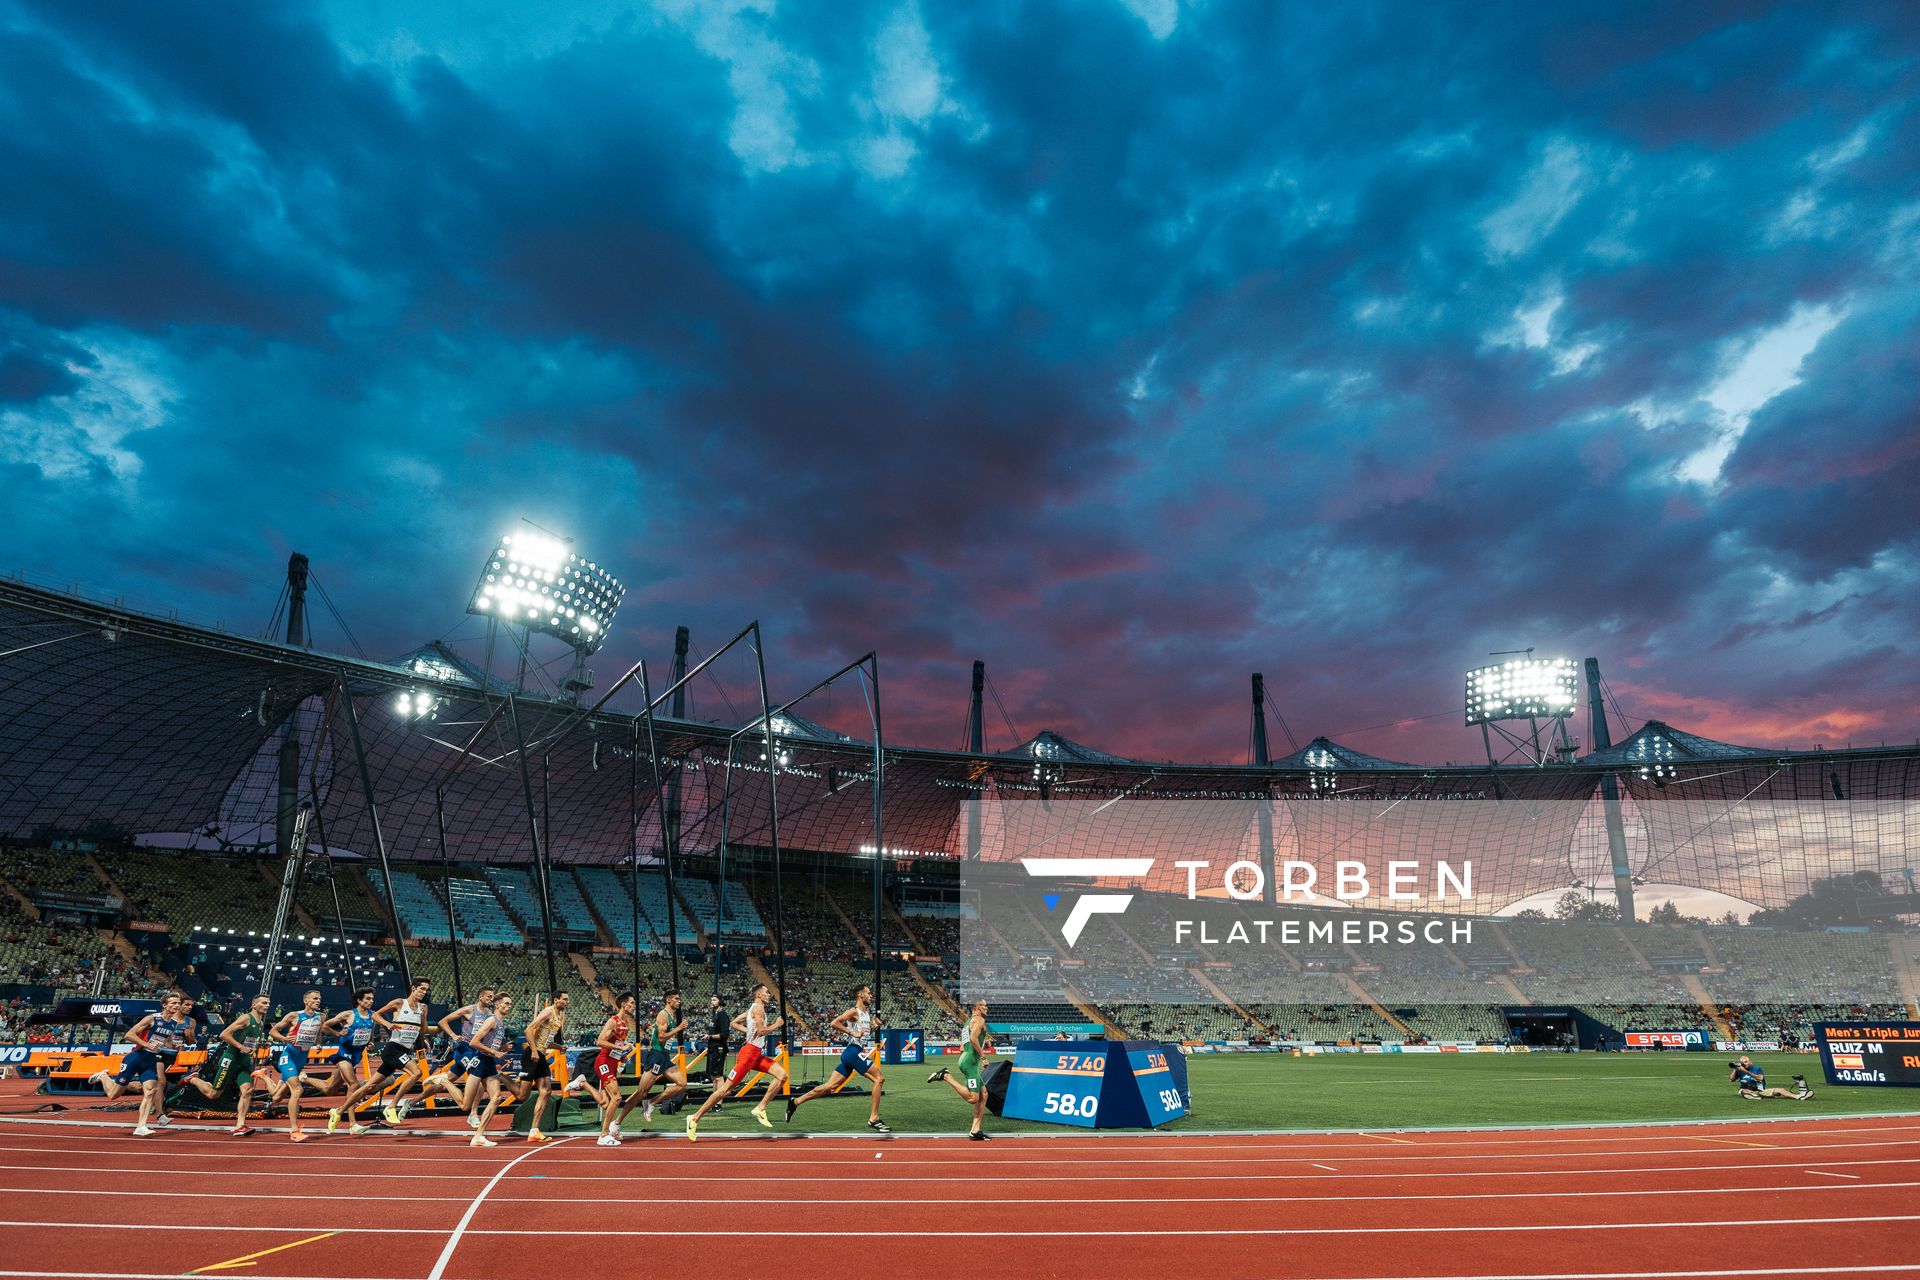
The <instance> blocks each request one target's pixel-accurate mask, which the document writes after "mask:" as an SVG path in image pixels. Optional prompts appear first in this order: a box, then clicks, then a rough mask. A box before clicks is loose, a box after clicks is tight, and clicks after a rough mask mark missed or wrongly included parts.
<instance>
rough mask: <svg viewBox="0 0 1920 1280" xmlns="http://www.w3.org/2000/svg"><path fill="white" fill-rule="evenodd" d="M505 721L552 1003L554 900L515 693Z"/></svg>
mask: <svg viewBox="0 0 1920 1280" xmlns="http://www.w3.org/2000/svg"><path fill="white" fill-rule="evenodd" d="M507 719H508V720H510V721H511V722H512V724H513V747H514V752H513V754H514V756H515V758H516V759H518V760H519V762H520V791H521V794H522V795H524V796H525V797H526V801H527V837H528V839H530V840H532V841H533V875H534V879H535V880H536V881H537V882H538V884H539V886H540V940H541V945H542V949H543V950H544V951H545V952H546V953H547V998H548V999H549V1000H551V999H553V998H554V997H555V996H557V995H559V994H560V971H559V969H558V967H557V966H556V965H555V964H554V960H553V897H552V894H551V892H550V890H549V889H548V886H547V850H546V841H544V840H542V839H541V838H540V815H539V814H538V813H536V812H535V810H534V805H533V771H532V770H530V769H529V768H527V739H526V735H525V734H524V733H522V732H521V730H520V696H519V695H518V694H517V693H510V694H508V695H507ZM543 759H544V757H543Z"/></svg>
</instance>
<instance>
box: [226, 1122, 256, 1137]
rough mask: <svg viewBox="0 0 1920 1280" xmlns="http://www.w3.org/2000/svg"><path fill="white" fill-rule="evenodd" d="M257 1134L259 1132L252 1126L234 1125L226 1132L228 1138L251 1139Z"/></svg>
mask: <svg viewBox="0 0 1920 1280" xmlns="http://www.w3.org/2000/svg"><path fill="white" fill-rule="evenodd" d="M257 1132H259V1131H258V1130H257V1129H255V1128H254V1127H253V1126H252V1125H250V1124H242V1125H235V1126H234V1127H233V1128H231V1129H229V1130H227V1136H228V1137H229V1138H251V1137H252V1136H253V1135H254V1134H255V1133H257Z"/></svg>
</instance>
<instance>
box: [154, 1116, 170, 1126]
mask: <svg viewBox="0 0 1920 1280" xmlns="http://www.w3.org/2000/svg"><path fill="white" fill-rule="evenodd" d="M172 1123H173V1117H172V1116H155V1117H154V1118H153V1127H154V1128H156V1129H164V1128H166V1127H167V1126H168V1125H170V1124H172Z"/></svg>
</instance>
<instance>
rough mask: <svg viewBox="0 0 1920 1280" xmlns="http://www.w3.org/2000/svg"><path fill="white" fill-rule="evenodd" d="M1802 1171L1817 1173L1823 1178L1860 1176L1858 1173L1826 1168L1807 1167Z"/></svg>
mask: <svg viewBox="0 0 1920 1280" xmlns="http://www.w3.org/2000/svg"><path fill="white" fill-rule="evenodd" d="M1802 1172H1803V1173H1817V1174H1819V1175H1820V1176H1821V1177H1823V1178H1856V1179H1857V1178H1858V1177H1859V1176H1860V1175H1859V1174H1857V1173H1829V1172H1828V1171H1827V1170H1825V1169H1805V1170H1802Z"/></svg>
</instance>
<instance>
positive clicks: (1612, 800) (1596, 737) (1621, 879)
mask: <svg viewBox="0 0 1920 1280" xmlns="http://www.w3.org/2000/svg"><path fill="white" fill-rule="evenodd" d="M1586 665H1587V714H1588V716H1589V717H1590V719H1591V720H1592V722H1593V726H1592V728H1593V749H1594V750H1595V751H1605V750H1606V749H1607V748H1608V747H1611V746H1612V745H1613V734H1612V732H1611V731H1610V730H1609V729H1608V728H1607V707H1606V703H1605V701H1604V700H1603V699H1602V698H1601V696H1600V659H1598V658H1588V659H1587V664H1586ZM1600 803H1601V806H1602V807H1603V808H1604V809H1605V810H1606V818H1607V852H1608V853H1609V854H1610V855H1611V856H1612V859H1613V894H1614V897H1615V898H1617V899H1618V900H1619V902H1620V919H1621V920H1623V921H1627V922H1631V921H1632V920H1633V919H1634V914H1633V869H1632V868H1631V867H1629V866H1628V865H1627V830H1626V824H1625V823H1623V822H1622V821H1621V819H1620V784H1619V782H1618V781H1617V780H1615V778H1614V776H1613V773H1612V772H1611V771H1609V772H1607V773H1605V774H1602V775H1601V777H1600Z"/></svg>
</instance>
